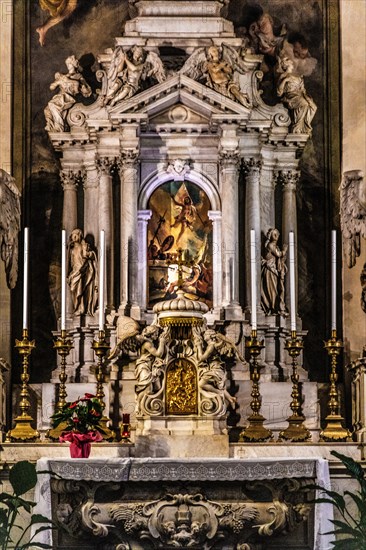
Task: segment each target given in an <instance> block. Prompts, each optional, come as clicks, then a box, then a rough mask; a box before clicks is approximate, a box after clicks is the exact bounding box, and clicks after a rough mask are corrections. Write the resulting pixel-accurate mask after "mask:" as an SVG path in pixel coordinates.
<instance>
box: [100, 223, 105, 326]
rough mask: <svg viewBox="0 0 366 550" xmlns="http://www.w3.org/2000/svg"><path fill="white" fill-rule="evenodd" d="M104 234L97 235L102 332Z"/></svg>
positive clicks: (102, 324) (102, 323)
mask: <svg viewBox="0 0 366 550" xmlns="http://www.w3.org/2000/svg"><path fill="white" fill-rule="evenodd" d="M104 279H105V233H104V230H103V229H102V231H101V232H100V235H99V330H104Z"/></svg>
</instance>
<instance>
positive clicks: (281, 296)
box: [261, 229, 288, 315]
mask: <svg viewBox="0 0 366 550" xmlns="http://www.w3.org/2000/svg"><path fill="white" fill-rule="evenodd" d="M279 236H280V233H279V231H278V229H269V230H268V232H267V240H266V242H265V245H264V246H265V250H266V253H265V257H264V258H262V277H261V279H262V285H261V305H262V308H263V310H264V312H265V314H266V315H272V314H276V313H279V314H280V315H287V310H286V305H285V274H286V271H287V267H286V263H285V262H286V255H287V248H288V247H287V244H284V245H283V249H282V250H281V249H280V248H279V246H278V239H279Z"/></svg>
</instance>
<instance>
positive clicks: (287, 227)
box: [278, 170, 300, 311]
mask: <svg viewBox="0 0 366 550" xmlns="http://www.w3.org/2000/svg"><path fill="white" fill-rule="evenodd" d="M299 178H300V172H299V171H298V170H281V171H280V172H279V173H278V181H279V183H280V184H281V185H282V242H285V243H288V234H289V232H290V231H293V232H294V236H295V281H296V282H295V284H296V292H295V296H296V303H297V294H298V293H297V281H298V277H297V207H296V188H297V183H298V181H299ZM285 288H286V299H285V301H286V306H287V308H288V310H289V311H290V277H286V279H285ZM296 311H297V304H296Z"/></svg>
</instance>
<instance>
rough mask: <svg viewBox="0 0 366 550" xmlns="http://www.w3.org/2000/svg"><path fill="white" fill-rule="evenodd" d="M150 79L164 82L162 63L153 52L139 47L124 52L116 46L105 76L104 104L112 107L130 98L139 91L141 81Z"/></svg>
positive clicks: (164, 75)
mask: <svg viewBox="0 0 366 550" xmlns="http://www.w3.org/2000/svg"><path fill="white" fill-rule="evenodd" d="M151 77H152V78H154V79H155V80H157V81H158V82H159V83H161V82H164V80H166V74H165V69H164V66H163V63H162V61H161V59H160V58H159V56H158V55H157V54H156V53H155V52H151V51H150V52H147V51H145V50H144V49H143V48H142V47H141V46H133V48H131V49H130V50H129V51H127V52H125V51H123V49H122V48H121V47H120V46H118V47H117V48H116V49H115V50H114V52H113V56H112V59H111V64H110V67H109V70H108V73H107V76H106V92H105V96H104V104H105V105H106V104H108V103H109V105H110V106H111V107H112V106H113V105H115V104H116V103H119V102H120V101H122V100H124V99H128V98H130V97H132V96H133V95H135V94H136V93H137V92H138V91H140V88H141V81H143V80H146V79H147V78H151Z"/></svg>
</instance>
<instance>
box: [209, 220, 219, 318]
mask: <svg viewBox="0 0 366 550" xmlns="http://www.w3.org/2000/svg"><path fill="white" fill-rule="evenodd" d="M208 217H209V219H210V220H211V221H212V262H213V309H214V311H215V312H219V311H220V309H221V304H222V256H221V242H222V241H221V239H222V237H221V235H222V227H221V226H222V214H221V212H220V210H209V211H208Z"/></svg>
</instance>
